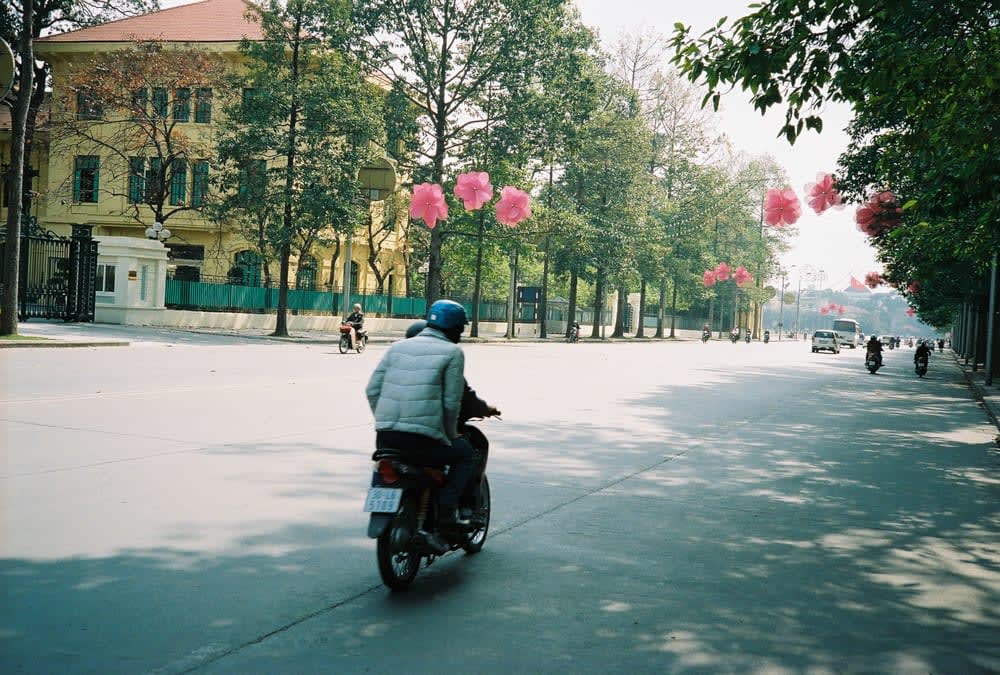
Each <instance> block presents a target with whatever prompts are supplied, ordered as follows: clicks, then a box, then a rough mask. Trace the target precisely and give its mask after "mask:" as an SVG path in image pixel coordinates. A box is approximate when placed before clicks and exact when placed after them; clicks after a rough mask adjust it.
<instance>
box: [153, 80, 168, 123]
mask: <svg viewBox="0 0 1000 675" xmlns="http://www.w3.org/2000/svg"><path fill="white" fill-rule="evenodd" d="M169 105H170V97H169V96H167V90H166V89H164V88H163V87H154V88H153V114H155V115H157V116H158V117H160V118H162V119H166V117H167V112H168V108H169Z"/></svg>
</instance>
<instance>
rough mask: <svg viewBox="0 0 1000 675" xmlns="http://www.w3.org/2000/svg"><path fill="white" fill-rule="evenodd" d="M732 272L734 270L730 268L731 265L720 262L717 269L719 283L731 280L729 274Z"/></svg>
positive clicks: (716, 275) (716, 276)
mask: <svg viewBox="0 0 1000 675" xmlns="http://www.w3.org/2000/svg"><path fill="white" fill-rule="evenodd" d="M731 271H732V270H731V269H730V268H729V265H727V264H726V263H724V262H720V263H719V266H718V267H716V268H715V278H716V279H718V280H719V281H725V280H726V279H728V278H729V273H730V272H731Z"/></svg>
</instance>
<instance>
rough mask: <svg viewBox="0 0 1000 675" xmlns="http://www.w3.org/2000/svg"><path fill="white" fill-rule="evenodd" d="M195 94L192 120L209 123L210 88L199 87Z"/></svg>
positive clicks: (210, 111)
mask: <svg viewBox="0 0 1000 675" xmlns="http://www.w3.org/2000/svg"><path fill="white" fill-rule="evenodd" d="M195 95H196V103H195V109H194V121H195V122H197V123H199V124H209V123H210V122H211V121H212V90H211V89H209V88H208V87H201V88H199V89H198V91H197V92H196V94H195Z"/></svg>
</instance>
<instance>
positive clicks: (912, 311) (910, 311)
mask: <svg viewBox="0 0 1000 675" xmlns="http://www.w3.org/2000/svg"><path fill="white" fill-rule="evenodd" d="M916 314H917V310H915V309H913V308H912V307H907V308H906V316H916Z"/></svg>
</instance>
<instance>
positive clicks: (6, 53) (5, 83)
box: [0, 40, 17, 98]
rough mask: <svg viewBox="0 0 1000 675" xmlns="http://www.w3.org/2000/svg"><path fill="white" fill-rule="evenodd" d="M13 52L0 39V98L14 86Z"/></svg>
mask: <svg viewBox="0 0 1000 675" xmlns="http://www.w3.org/2000/svg"><path fill="white" fill-rule="evenodd" d="M16 75H17V73H16V71H15V69H14V52H12V51H11V49H10V45H9V44H7V43H6V42H5V41H4V40H0V98H3V97H5V96H6V95H7V94H8V93H9V92H10V90H11V88H13V86H14V77H15V76H16Z"/></svg>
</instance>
